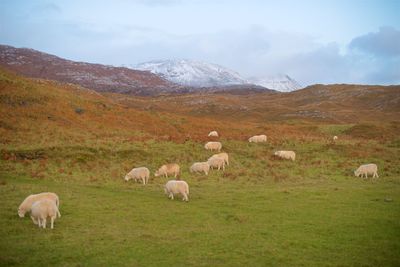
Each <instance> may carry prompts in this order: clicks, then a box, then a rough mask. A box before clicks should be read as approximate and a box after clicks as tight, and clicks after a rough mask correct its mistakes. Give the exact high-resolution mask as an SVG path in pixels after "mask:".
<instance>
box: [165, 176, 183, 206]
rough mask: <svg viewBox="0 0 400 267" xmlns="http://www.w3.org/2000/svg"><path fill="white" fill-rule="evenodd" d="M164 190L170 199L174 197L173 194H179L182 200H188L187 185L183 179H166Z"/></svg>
mask: <svg viewBox="0 0 400 267" xmlns="http://www.w3.org/2000/svg"><path fill="white" fill-rule="evenodd" d="M164 192H165V194H167V195H168V198H170V199H174V195H175V194H181V195H182V196H183V199H182V200H183V201H189V185H188V184H187V183H186V182H185V181H177V180H170V181H168V182H167V183H166V184H165V186H164Z"/></svg>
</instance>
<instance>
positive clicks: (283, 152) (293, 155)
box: [274, 150, 296, 161]
mask: <svg viewBox="0 0 400 267" xmlns="http://www.w3.org/2000/svg"><path fill="white" fill-rule="evenodd" d="M274 155H275V156H278V157H280V158H282V159H291V160H293V161H294V160H295V159H296V153H294V151H286V150H280V151H275V153H274Z"/></svg>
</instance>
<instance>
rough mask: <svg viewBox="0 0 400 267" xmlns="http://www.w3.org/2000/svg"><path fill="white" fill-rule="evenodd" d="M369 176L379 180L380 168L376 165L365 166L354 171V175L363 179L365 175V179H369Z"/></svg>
mask: <svg viewBox="0 0 400 267" xmlns="http://www.w3.org/2000/svg"><path fill="white" fill-rule="evenodd" d="M368 174H372V178H375V177H377V178H379V175H378V166H377V165H376V164H374V163H370V164H364V165H361V166H360V167H358V169H357V170H355V171H354V175H355V176H357V177H360V175H361V178H362V177H363V176H364V175H365V179H367V178H368Z"/></svg>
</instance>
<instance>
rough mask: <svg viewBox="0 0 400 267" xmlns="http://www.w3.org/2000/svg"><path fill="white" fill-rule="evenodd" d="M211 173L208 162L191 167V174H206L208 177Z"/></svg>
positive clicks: (197, 163) (196, 163)
mask: <svg viewBox="0 0 400 267" xmlns="http://www.w3.org/2000/svg"><path fill="white" fill-rule="evenodd" d="M209 171H210V165H209V164H208V162H195V163H193V165H192V166H190V172H191V173H193V172H204V173H205V174H206V175H208V172H209Z"/></svg>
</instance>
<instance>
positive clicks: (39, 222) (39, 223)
mask: <svg viewBox="0 0 400 267" xmlns="http://www.w3.org/2000/svg"><path fill="white" fill-rule="evenodd" d="M37 221H38V226H39V228H40V227H41V226H42V222H41V221H40V218H38V220H37Z"/></svg>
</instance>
